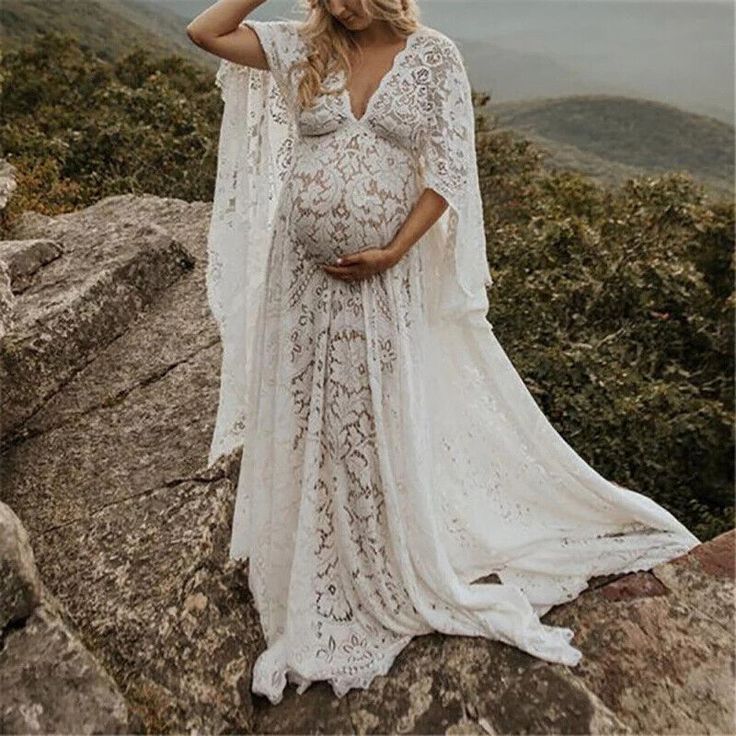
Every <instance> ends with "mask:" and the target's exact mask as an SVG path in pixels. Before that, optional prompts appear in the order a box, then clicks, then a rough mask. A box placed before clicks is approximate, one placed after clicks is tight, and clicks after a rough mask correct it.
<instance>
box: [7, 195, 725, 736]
mask: <svg viewBox="0 0 736 736" xmlns="http://www.w3.org/2000/svg"><path fill="white" fill-rule="evenodd" d="M209 213H210V205H209V204H206V203H187V202H183V201H180V200H172V199H168V200H167V199H160V198H157V197H148V196H147V197H134V196H119V197H110V198H107V199H105V200H102V201H101V202H99V203H97V204H96V205H94V206H93V207H90V208H88V209H86V210H84V211H83V212H79V213H74V214H70V215H65V216H63V217H60V218H53V219H51V220H50V219H49V218H45V217H43V216H40V215H30V214H29V215H26V216H24V218H23V220H22V223H21V226H20V227H19V229H18V231H17V232H15V233H14V234H13V237H14V238H16V239H17V240H22V241H25V242H26V243H29V242H40V241H44V242H51V243H60V244H62V249H61V251H60V253H59V255H58V258H55V259H54V260H52V261H49V262H47V263H45V264H42V265H39V266H38V268H36V269H35V270H34V269H33V268H31V269H30V276H29V277H28V278H29V279H30V281H31V282H32V284H35V286H31V287H30V289H31V293H33V289H34V288H38V289H40V288H41V287H42V285H43V284H44V283H45V279H46V278H49V279H50V282H49V283H50V288H51V289H53V288H58V289H60V290H61V292H64V293H68V291H69V289H68V287H69V286H70V284H67V283H64V284H57V281H56V277H55V276H54V274H55V273H57V274H58V273H62V272H64V273H70V272H69V271H66V270H64V269H65V268H66V267H63V266H62V265H61V263H57V262H60V261H63V260H64V259H65V258H66V257H67V255H68V252H69V248H82V249H83V250H95V248H97V247H98V246H99V243H100V242H103V241H104V242H116V243H118V244H119V246H120V249H121V250H122V251H124V252H125V253H127V254H128V256H129V258H128V259H127V260H126V258H123V259H122V261H119V260H115V258H114V257H113V256H114V254H111V253H110V251H109V250H106V251H105V253H101V254H98V255H99V257H98V255H95V254H93V253H82V252H79V253H77V254H76V256H75V258H76V259H77V261H76V262H77V263H78V264H81V265H80V266H79V267H80V268H81V269H82V271H81V272H80V273H77V274H76V275H75V276H74V279H76V282H75V283H79V284H85V283H91V282H92V281H94V277H95V274H96V273H97V272H98V270H100V271H104V272H105V273H107V274H110V275H111V276H110V280H109V281H108V282H107V283H108V284H115V285H116V287H115V288H116V289H119V292H117V293H119V294H120V298H121V300H122V302H123V303H124V304H126V305H128V306H129V307H130V311H129V312H126V313H123V311H124V310H122V309H121V308H120V306H121V305H119V304H118V303H117V302H116V300H115V299H112V298H107V296H106V295H109V293H111V292H105V295H102V296H100V298H99V299H96V300H95V299H93V298H92V296H91V295H90V292H86V293H87V295H88V296H86V297H85V298H80V299H76V300H71V301H68V302H67V304H68V305H72V302H73V305H72V306H70V309H69V311H68V312H67V315H68V317H69V321H68V322H67V323H65V324H66V326H67V332H66V334H67V335H76V336H78V337H77V338H75V339H77V342H76V345H77V347H76V348H75V350H78V351H79V354H80V355H81V356H82V357H79V356H76V357H75V354H74V352H73V351H70V352H69V353H68V354H65V355H61V356H54V357H53V359H52V358H50V357H48V356H49V355H50V354H49V353H48V352H46V353H44V352H43V350H41V352H40V358H39V362H40V363H41V364H42V367H43V370H41V369H36V374H39V373H40V374H41V377H42V378H43V380H42V381H41V384H42V385H41V387H40V389H38V390H36V391H35V393H34V392H33V391H32V390H31V388H29V387H27V386H26V385H25V384H24V385H23V387H22V391H21V390H20V389H16V394H15V395H16V396H21V395H24V396H27V397H30V399H31V400H32V404H33V408H32V411H23V410H22V408H18V409H17V410H16V413H15V416H16V417H17V418H18V424H17V427H16V430H15V431H14V432H13V433H12V434H10V435H8V436H7V437H6V444H5V447H4V450H3V453H2V456H0V488H1V489H2V491H1V496H2V499H3V500H4V501H5V502H6V503H8V504H9V505H10V506H11V507H12V508H13V509H14V510H15V512H16V513H17V514H18V516H19V517H20V519H21V520H22V521H23V523H24V525H25V527H26V528H27V530H28V534H29V537H30V542H31V544H32V546H33V550H34V554H35V558H36V561H37V564H38V567H39V570H40V573H41V577H42V579H43V581H44V584H45V585H46V586H47V587H48V588H49V589H50V590H51V591H52V592H53V593H54V595H55V596H57V597H58V599H59V601H60V602H61V603H62V604H63V605H64V607H65V609H66V610H67V611H68V615H69V618H70V620H71V621H73V622H74V625H75V627H76V628H77V629H78V631H79V632H80V637H81V639H82V640H83V642H84V645H85V646H86V647H87V648H88V649H89V650H90V651H91V652H92V653H93V654H94V656H95V658H96V659H97V660H98V662H99V663H100V665H101V666H103V667H104V668H105V670H106V671H107V672H109V673H110V675H111V676H112V678H113V679H114V681H115V682H116V683H117V684H118V686H119V687H120V690H121V692H122V693H123V695H124V697H125V700H126V703H127V707H128V709H129V711H130V713H131V714H132V716H131V718H132V720H131V721H130V723H133V724H135V723H140V724H141V726H142V728H144V729H145V730H147V731H148V732H150V733H171V732H178V733H180V732H187V733H223V732H258V733H353V732H355V733H398V732H406V733H433V734H434V733H458V734H459V733H478V734H483V733H488V734H506V733H591V734H610V733H641V732H642V731H647V732H650V733H653V732H657V733H714V734H715V733H731V732H733V731H734V713H733V705H732V698H731V694H732V693H731V690H732V685H733V666H734V663H733V627H732V626H730V623H731V622H732V616H733V569H732V564H731V565H730V566H729V564H727V563H728V562H729V555H730V559H731V561H732V557H733V539H734V536H733V534H732V533H731V534H729V535H723V536H722V537H720V538H719V539H717V540H713V541H712V542H710V543H709V544H706V545H702V546H701V547H698V548H697V549H696V550H693V551H692V552H691V553H690V554H688V555H686V556H685V557H683V558H681V559H680V560H677V561H671V562H669V563H667V564H665V565H661V566H658V567H657V568H654V569H653V570H651V571H647V572H640V573H635V574H629V575H625V576H618V577H616V576H612V577H611V578H608V579H603V580H592V581H591V584H590V587H589V589H588V590H587V591H585V592H584V593H583V594H582V595H581V596H580V597H579V598H578V599H576V600H575V601H573V602H572V603H570V604H567V605H565V606H559V607H557V608H555V609H553V610H551V611H550V612H549V613H548V614H547V615H546V616H545V621H548V622H551V623H556V624H560V625H566V626H571V627H572V628H573V629H574V630H575V631H576V639H575V643H576V646H578V647H579V648H580V649H581V650H582V651H583V653H584V659H583V660H582V662H581V664H580V665H579V666H578V667H576V668H567V667H565V666H562V665H553V664H549V663H546V662H542V661H540V660H536V659H534V658H533V657H531V656H529V655H527V654H525V653H524V652H521V651H520V650H518V649H515V648H512V647H509V646H507V645H504V644H501V643H499V642H491V641H488V640H484V639H480V638H463V637H445V636H442V635H439V634H431V635H427V636H423V637H418V638H417V639H415V640H414V641H413V642H412V643H411V645H410V646H409V647H407V648H406V649H405V650H404V651H403V652H402V653H401V655H400V656H399V658H398V659H397V660H396V663H395V665H394V667H393V669H392V670H391V671H390V672H389V673H388V674H387V675H386V676H385V677H379V678H377V679H376V680H375V681H374V683H373V685H372V686H371V687H370V688H369V689H368V690H365V691H351V692H350V693H348V695H346V696H345V697H344V698H342V699H337V698H335V697H334V696H333V694H332V690H331V688H330V687H329V686H328V685H327V684H325V683H316V684H314V685H312V686H311V687H310V688H309V689H308V690H307V691H306V692H305V693H304V694H303V695H301V696H298V695H296V692H295V690H294V689H293V686H290V687H289V688H288V690H287V693H286V695H285V697H284V700H283V702H282V703H281V704H279V705H278V706H271V705H270V703H268V701H266V700H264V699H263V698H259V697H255V696H252V695H251V692H250V683H251V679H250V678H251V668H252V665H253V662H254V660H255V658H256V657H257V656H258V654H259V653H260V651H262V649H263V646H264V642H263V639H262V635H261V631H260V626H259V622H258V617H257V614H256V612H255V610H254V607H253V604H252V598H251V595H250V592H249V590H248V580H247V564H242V563H235V562H232V561H229V560H228V559H227V546H228V541H229V532H230V521H231V516H232V510H233V502H234V493H235V482H236V479H237V472H238V467H239V462H240V457H239V454H238V453H236V454H234V455H233V456H231V457H230V458H226V459H224V460H223V461H221V462H220V463H219V464H218V465H217V466H215V467H214V468H211V469H209V470H206V465H207V453H208V449H209V441H210V438H211V434H212V430H213V422H214V418H215V411H216V407H217V398H218V396H217V391H218V383H219V375H218V370H219V365H220V345H219V339H218V334H217V329H216V325H215V323H214V321H213V320H212V317H211V315H210V313H209V310H208V307H207V304H206V289H205V280H204V267H205V263H206V255H205V237H206V230H207V225H208V222H209ZM143 223H145V225H143ZM82 233H87V235H85V236H84V239H82ZM89 233H93V235H90V234H89ZM95 233H96V235H95ZM105 233H106V234H107V235H104V234H105ZM125 233H128V234H130V235H131V236H133V234H136V233H137V235H135V236H133V237H132V240H133V241H135V243H138V245H140V246H141V247H142V245H143V244H144V243H145V244H146V245H145V247H147V248H152V249H153V250H155V251H156V253H153V254H146V255H145V256H144V255H141V253H140V250H141V249H140V248H136V247H134V245H135V244H134V245H133V246H130V245H128V246H126V245H125V242H126V235H125ZM16 247H17V246H16ZM103 250H104V249H103ZM1 251H2V246H1V245H0V252H1ZM182 254H185V255H182ZM27 257H28V258H30V255H28V256H27ZM44 258H45V256H43V255H38V258H37V259H36V261H33V262H37V263H40V261H42V260H43V259H44ZM111 259H112V260H115V263H116V264H117V265H120V266H121V267H120V268H111V266H110V260H111ZM123 262H124V263H125V264H127V265H125V266H123V265H122V264H123ZM134 263H135V264H137V265H135V266H133V264H134ZM189 264H193V267H191V266H190V265H189ZM128 266H130V268H128ZM55 269H61V270H60V271H58V272H57V271H56V270H55ZM21 271H22V272H23V273H26V272H28V271H29V269H28V268H25V270H23V269H21ZM16 273H18V272H17V271H16ZM129 277H130V278H132V279H133V285H132V286H126V284H125V282H126V280H127V279H128V278H129ZM55 284H57V286H54V285H55ZM28 288H29V287H26V288H25V289H24V290H23V295H24V296H22V298H27V296H25V295H26V292H27V291H28ZM82 291H84V289H81V290H80V291H79V292H77V293H81V292H82ZM38 299H39V301H40V296H38ZM93 303H94V304H97V306H98V309H99V314H98V315H97V317H96V321H95V323H94V324H95V325H96V327H95V329H91V328H90V329H88V328H87V326H88V325H89V324H90V322H89V320H87V314H88V309H87V308H88V306H89V305H91V304H93ZM131 304H132V306H130V305H131ZM126 308H127V307H126ZM100 326H101V327H100ZM105 326H107V327H105ZM98 327H99V329H98ZM103 328H104V330H103ZM34 330H35V332H34ZM45 330H46V328H45V326H42V327H34V326H33V325H32V324H31V323H30V322H27V323H26V324H24V325H23V326H22V327H21V334H23V335H25V338H24V339H25V343H24V344H26V345H31V344H33V340H34V335H41V336H43V337H44V338H45V337H46V336H47V335H49V334H51V333H48V332H46V331H45ZM100 330H103V331H104V336H102V338H101V339H99V340H97V339H96V337H100V334H101V333H100ZM53 334H54V335H56V334H61V333H60V332H59V331H57V332H56V333H53ZM84 335H87V336H89V340H88V342H86V343H85V342H84V339H83V336H84ZM10 337H11V338H12V339H16V338H15V337H14V336H13V335H12V334H11V335H10ZM12 339H11V343H12ZM7 344H9V343H6V342H4V343H3V345H7ZM1 348H2V346H0V349H1ZM25 355H26V356H27V359H28V360H30V359H31V358H30V355H31V353H30V352H26V353H25ZM31 362H32V361H31ZM12 375H13V376H16V375H17V373H15V374H12ZM13 380H15V379H13ZM23 392H25V393H23ZM21 403H22V402H21ZM18 406H19V407H20V404H18ZM245 451H247V448H245ZM696 706H697V707H696ZM136 719H138V720H136Z"/></svg>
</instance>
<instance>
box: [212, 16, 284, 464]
mask: <svg viewBox="0 0 736 736" xmlns="http://www.w3.org/2000/svg"><path fill="white" fill-rule="evenodd" d="M247 23H248V25H251V26H255V27H256V28H257V32H258V33H259V38H261V39H262V41H261V42H262V43H264V45H265V48H266V49H267V55H268V57H269V63H271V64H272V66H271V69H268V70H266V69H255V68H252V67H248V66H244V65H241V64H236V63H234V62H231V61H229V60H227V59H223V60H222V61H221V62H220V66H219V68H218V70H217V74H216V77H215V84H216V86H217V87H218V89H219V90H220V95H221V98H222V100H223V103H224V107H223V111H222V120H221V124H220V137H219V142H218V158H217V172H216V177H215V190H214V197H213V203H212V214H211V219H210V224H209V230H208V234H207V268H206V285H207V297H208V303H209V306H210V310H211V313H212V315H213V317H214V318H215V321H216V322H217V326H218V329H219V333H220V339H221V344H222V365H221V370H220V394H219V406H218V410H217V416H216V419H215V427H214V432H213V436H212V441H211V446H210V452H209V465H212V464H214V463H215V462H216V461H217V459H219V457H220V456H222V455H226V454H228V453H230V452H231V451H232V450H234V449H235V448H237V447H238V446H240V445H242V444H243V438H244V436H245V434H244V433H245V429H246V426H247V424H248V422H249V421H250V417H251V416H252V411H251V407H252V404H253V400H254V398H253V384H254V380H255V378H256V376H255V373H254V365H255V362H254V357H255V355H256V350H257V344H256V342H255V341H256V338H257V334H258V320H259V316H260V311H261V309H262V302H263V296H264V283H265V277H266V270H267V262H268V253H269V250H270V245H271V238H272V228H273V224H274V214H275V209H276V205H277V202H278V198H279V194H280V191H281V187H282V185H283V182H284V180H285V178H286V176H287V174H288V171H289V169H290V166H291V161H292V151H293V148H294V143H295V138H296V130H295V118H294V115H293V113H292V110H291V107H290V105H289V104H288V100H287V98H286V95H285V93H284V87H283V86H282V84H283V80H284V79H285V77H284V75H283V68H284V67H283V64H284V62H285V59H286V58H287V55H288V54H287V49H291V48H292V47H291V40H293V36H292V35H291V26H290V25H289V24H286V23H285V22H276V21H274V22H260V23H256V22H255V21H247ZM241 25H243V24H241Z"/></svg>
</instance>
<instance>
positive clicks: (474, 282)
mask: <svg viewBox="0 0 736 736" xmlns="http://www.w3.org/2000/svg"><path fill="white" fill-rule="evenodd" d="M245 23H246V22H245V21H244V22H243V23H242V24H241V25H245ZM247 23H248V24H254V23H256V24H258V21H247ZM265 25H266V24H265V23H261V29H260V30H261V32H262V31H263V28H264V26H265ZM262 37H266V38H268V36H267V35H266V34H263V32H262ZM274 43H275V40H274ZM453 51H454V52H455V53H454V54H453V58H452V64H451V66H450V67H449V72H448V73H447V74H446V75H445V76H444V77H443V79H442V82H443V83H442V84H441V85H439V86H438V87H439V92H438V94H437V95H436V97H435V108H434V110H433V112H432V116H431V123H432V124H431V125H430V126H429V134H428V139H427V149H426V152H425V155H424V159H423V162H422V163H423V168H424V181H425V184H426V186H428V187H431V188H433V189H434V190H435V191H437V192H439V193H440V194H441V195H442V196H443V197H444V198H445V199H446V200H447V201H448V203H449V205H450V206H449V207H448V209H447V211H446V212H445V213H444V214H443V216H442V217H441V218H440V219H439V220H438V221H437V222H436V223H435V224H434V225H433V226H432V227H431V228H430V230H429V231H428V232H427V233H425V235H424V236H423V237H422V238H421V240H420V242H418V243H416V244H415V245H414V246H413V247H420V248H423V249H424V254H425V256H426V258H425V261H424V266H425V268H427V269H428V270H429V274H430V279H431V282H432V283H433V284H435V285H436V289H435V290H434V291H433V294H432V299H431V301H430V303H429V306H428V314H427V319H428V323H429V324H437V323H439V322H447V321H449V322H451V323H458V322H465V323H466V324H468V325H472V324H475V325H476V326H477V327H478V328H479V329H481V330H482V331H484V330H487V329H489V327H490V326H489V324H488V323H487V321H486V315H487V312H488V306H489V304H488V296H487V292H486V287H488V286H490V285H491V284H492V278H491V274H490V271H489V267H488V259H487V254H486V238H485V231H484V226H483V207H482V200H481V194H480V187H479V182H478V171H477V162H476V152H475V114H474V109H473V104H472V93H471V87H470V82H469V80H468V77H467V74H466V72H465V67H464V64H463V62H462V59H461V57H460V55H459V52H457V50H456V48H455V47H454V45H453ZM269 53H270V54H276V53H278V49H277V48H276V47H273V48H271V49H269ZM216 84H217V86H218V88H219V89H220V91H221V97H222V99H223V101H224V109H223V115H222V122H221V129H220V139H219V150H218V169H217V176H216V184H215V195H214V201H213V209H212V218H211V223H210V228H209V233H208V266H207V293H208V299H209V303H210V307H211V310H212V313H213V315H214V317H215V319H216V320H217V323H218V327H219V330H220V335H221V339H222V348H223V360H222V368H221V379H220V400H219V407H218V412H217V418H216V423H215V429H214V434H213V438H212V442H211V448H210V453H209V464H210V465H211V464H213V463H214V462H216V461H217V459H218V458H220V457H221V456H222V455H224V454H227V453H229V452H231V451H232V450H233V449H235V448H236V447H238V446H239V445H240V444H242V437H243V434H244V430H245V423H246V421H247V417H248V416H249V413H250V412H249V407H250V405H251V404H250V402H251V400H252V397H251V396H250V392H249V390H248V386H247V377H248V374H249V372H250V370H249V368H250V366H251V361H252V360H253V357H254V356H253V349H254V348H253V340H254V337H255V335H256V333H257V329H258V328H257V325H258V316H259V312H260V309H261V303H262V298H263V291H264V289H263V285H264V281H265V275H266V264H267V259H268V251H269V246H270V239H271V233H272V226H273V219H274V213H275V210H276V206H277V204H278V199H279V194H280V190H281V187H282V185H283V182H284V180H285V177H286V176H287V175H288V172H289V168H290V166H291V159H292V153H293V150H294V146H295V141H296V137H297V135H298V133H297V127H296V118H295V114H294V109H295V108H294V105H293V103H292V101H291V100H290V99H289V97H288V91H287V90H286V89H285V85H284V84H283V81H282V79H281V78H280V76H279V75H278V74H276V75H274V74H272V73H271V71H269V70H260V69H254V68H251V67H246V66H243V65H239V64H235V63H233V62H230V61H228V60H225V59H223V60H222V61H221V63H220V67H219V69H218V72H217V75H216Z"/></svg>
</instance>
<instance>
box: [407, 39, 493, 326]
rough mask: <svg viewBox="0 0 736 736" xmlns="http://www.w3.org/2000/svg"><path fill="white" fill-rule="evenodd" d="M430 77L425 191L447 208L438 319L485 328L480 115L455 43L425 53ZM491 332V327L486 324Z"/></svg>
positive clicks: (440, 235)
mask: <svg viewBox="0 0 736 736" xmlns="http://www.w3.org/2000/svg"><path fill="white" fill-rule="evenodd" d="M422 61H423V64H424V65H425V67H426V68H427V69H428V71H429V75H428V78H429V84H428V87H429V90H430V92H429V98H428V99H429V104H428V105H427V119H426V121H425V124H424V128H423V133H422V135H421V137H420V142H421V146H420V151H421V154H420V158H421V169H422V172H423V180H424V185H425V186H426V187H428V188H430V189H432V190H434V191H435V192H437V193H438V194H439V195H441V196H442V197H443V198H444V199H445V200H446V201H447V203H448V205H449V206H448V209H447V210H446V211H445V213H444V214H443V216H442V217H441V218H440V220H439V221H438V222H437V223H435V225H434V226H433V227H432V228H431V229H430V236H429V239H430V240H431V241H433V244H431V245H430V248H429V250H430V260H431V264H430V266H431V268H433V273H434V278H435V279H436V285H437V286H438V293H437V301H436V304H435V313H436V316H437V317H438V318H441V319H452V320H458V319H463V318H468V317H470V318H473V319H476V320H482V322H483V323H485V319H486V315H487V312H488V296H487V293H486V287H488V286H490V285H491V284H492V283H493V281H492V278H491V274H490V270H489V266H488V257H487V253H486V236H485V229H484V223H483V202H482V198H481V193H480V184H479V180H478V165H477V158H476V151H475V111H474V108H473V100H472V90H471V86H470V80H469V79H468V76H467V72H466V69H465V65H464V62H463V59H462V56H461V54H460V51H459V50H458V48H457V46H456V45H455V43H454V42H453V41H452V40H451V39H449V38H447V37H440V38H438V39H437V43H436V44H434V46H433V47H432V48H431V49H430V50H428V51H427V52H425V55H424V58H423V60H422ZM485 326H486V327H487V324H485Z"/></svg>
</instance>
